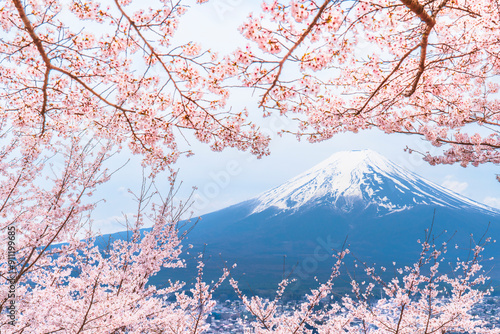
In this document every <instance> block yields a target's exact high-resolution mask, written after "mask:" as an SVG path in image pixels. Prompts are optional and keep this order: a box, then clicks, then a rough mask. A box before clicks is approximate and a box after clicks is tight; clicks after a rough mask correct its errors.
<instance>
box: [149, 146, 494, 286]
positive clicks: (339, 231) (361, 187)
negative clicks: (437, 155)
mask: <svg viewBox="0 0 500 334" xmlns="http://www.w3.org/2000/svg"><path fill="white" fill-rule="evenodd" d="M426 233H427V234H428V235H430V239H431V241H432V240H434V241H435V242H436V244H439V245H442V244H443V243H444V242H446V243H447V245H448V249H449V251H448V253H447V255H446V256H447V258H446V259H447V261H448V260H449V261H450V262H453V261H456V258H457V257H461V258H466V257H467V256H468V254H469V253H468V249H469V248H470V246H471V245H473V244H474V243H480V242H481V241H482V240H484V238H485V237H484V235H485V234H486V235H487V236H490V237H492V239H495V238H498V237H500V212H499V211H498V210H496V209H493V208H490V207H488V206H486V205H483V204H480V203H477V202H475V201H472V200H470V199H468V198H466V197H464V196H461V195H459V194H457V193H454V192H452V191H450V190H448V189H446V188H444V187H442V186H439V185H437V184H435V183H433V182H430V181H428V180H425V179H424V178H422V177H420V176H418V175H417V174H415V173H413V172H411V171H409V170H406V169H404V168H402V167H400V166H398V165H396V164H394V163H393V162H391V161H389V160H387V159H386V158H384V157H383V156H381V155H380V154H378V153H376V152H373V151H370V150H362V151H350V152H339V153H336V154H334V155H332V156H331V157H330V158H329V159H327V160H325V161H323V162H322V163H320V164H318V165H316V166H314V167H312V168H311V169H309V170H307V171H306V172H304V173H302V174H300V175H298V176H296V177H294V178H293V179H291V180H289V181H287V182H285V183H284V184H282V185H279V186H277V187H276V188H273V189H271V190H269V191H266V192H264V193H262V194H260V195H258V196H257V197H255V198H252V199H250V200H247V201H244V202H242V203H238V204H236V205H233V206H230V207H228V208H225V209H222V210H219V211H216V212H213V213H210V214H206V215H204V216H202V217H201V219H200V221H199V222H198V223H197V225H196V226H195V228H194V229H193V230H192V231H190V232H189V234H188V235H187V238H186V239H185V240H184V243H185V244H186V245H187V244H192V245H193V248H192V249H191V250H190V251H189V253H185V254H184V256H185V257H186V261H187V268H186V269H183V270H177V271H175V272H173V271H162V272H160V274H159V275H157V276H155V277H154V278H153V279H152V281H151V283H152V284H160V285H161V284H162V283H163V282H166V280H167V279H172V278H174V279H182V280H184V281H186V280H187V281H188V282H189V279H192V278H193V277H194V275H195V273H196V271H195V262H194V260H193V258H194V256H195V255H196V254H197V253H198V252H203V253H204V259H205V263H206V265H205V275H207V278H208V279H209V280H210V279H215V278H216V277H217V276H218V275H220V272H221V268H223V267H224V266H228V267H230V266H231V265H232V264H233V263H237V267H236V268H234V269H233V270H232V276H233V277H234V278H235V279H237V280H239V281H240V282H241V285H242V287H243V288H244V289H245V288H248V289H249V290H251V291H253V292H264V291H271V290H275V289H276V287H277V283H278V282H279V281H280V280H281V279H282V278H283V277H290V278H294V279H295V280H296V282H295V283H294V286H292V287H291V291H292V292H293V291H297V293H302V291H303V289H306V288H310V287H314V286H316V285H317V281H316V279H317V280H319V281H321V280H324V279H326V277H328V275H329V273H330V271H331V266H332V264H333V259H332V257H331V255H332V254H333V253H334V252H335V251H337V250H340V249H342V248H343V247H347V248H349V249H350V251H351V253H352V254H353V257H352V262H351V263H350V264H347V265H346V270H348V271H349V273H350V275H351V277H352V276H353V275H356V269H355V266H354V264H353V263H354V262H358V263H359V262H365V263H366V264H367V265H373V264H376V265H377V266H385V267H388V268H392V267H393V266H394V264H393V263H394V262H395V263H396V267H400V266H403V265H409V264H412V263H414V262H415V261H416V260H417V259H418V255H419V253H420V250H421V246H420V245H419V244H418V243H417V240H418V239H420V240H424V239H425V236H426ZM455 245H458V246H459V247H458V249H456V248H455ZM497 254H500V247H499V246H498V243H493V242H492V243H490V244H489V245H488V246H487V247H486V250H485V252H484V257H485V258H489V257H491V256H495V255H497ZM444 267H446V266H444ZM484 267H485V268H486V269H487V270H488V271H489V276H491V277H492V278H493V284H498V282H499V278H500V262H499V261H498V260H497V259H493V260H490V261H485V262H484ZM445 270H446V269H445ZM349 281H350V277H349V276H345V277H341V278H339V282H338V283H336V284H337V285H338V286H339V289H341V288H342V287H343V286H344V287H345V288H346V289H348V287H347V286H348V284H347V283H348V282H349Z"/></svg>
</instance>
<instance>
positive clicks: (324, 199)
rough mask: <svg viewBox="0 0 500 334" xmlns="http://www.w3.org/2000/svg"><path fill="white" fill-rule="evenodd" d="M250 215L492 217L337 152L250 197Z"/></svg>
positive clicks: (374, 159) (368, 154)
mask: <svg viewBox="0 0 500 334" xmlns="http://www.w3.org/2000/svg"><path fill="white" fill-rule="evenodd" d="M254 200H255V203H257V205H256V207H255V208H254V210H253V212H252V213H257V212H262V211H264V210H266V209H268V208H272V207H274V208H277V209H280V210H282V211H288V210H297V209H298V208H299V207H308V206H314V205H326V206H329V207H331V208H332V209H334V210H336V211H339V212H345V213H349V212H352V211H363V210H367V209H374V210H375V211H376V213H377V214H378V215H386V214H390V213H393V212H397V211H402V210H407V209H410V208H412V207H415V206H417V205H432V206H435V207H438V206H440V207H453V208H464V209H465V208H467V209H473V210H479V211H486V212H488V213H490V214H494V213H497V212H496V211H495V210H494V209H491V208H489V207H487V206H485V205H482V204H480V203H476V202H474V201H472V200H470V199H468V198H466V197H463V196H461V195H458V194H456V193H454V192H452V191H450V190H448V189H446V188H443V187H441V186H439V185H437V184H434V183H432V182H430V181H427V180H425V179H423V178H421V177H420V176H418V175H416V174H415V173H413V172H410V171H408V170H406V169H404V168H402V167H399V166H398V165H396V164H394V163H393V162H391V161H389V160H388V159H386V158H385V157H383V156H382V155H380V154H378V153H377V152H374V151H372V150H360V151H343V152H338V153H335V154H333V155H332V156H331V157H330V158H328V159H326V160H324V161H323V162H321V163H319V164H318V165H316V166H314V167H312V168H311V169H309V170H307V171H305V172H304V173H302V174H300V175H298V176H296V177H294V178H292V179H291V180H289V181H287V182H286V183H284V184H282V185H280V186H278V187H276V188H274V189H271V190H269V191H266V192H264V193H262V194H261V195H259V196H258V197H256V198H255V199H254Z"/></svg>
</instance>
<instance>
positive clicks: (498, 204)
mask: <svg viewBox="0 0 500 334" xmlns="http://www.w3.org/2000/svg"><path fill="white" fill-rule="evenodd" d="M483 203H484V204H486V205H489V206H491V207H494V208H498V209H500V198H499V197H486V198H485V199H484V200H483Z"/></svg>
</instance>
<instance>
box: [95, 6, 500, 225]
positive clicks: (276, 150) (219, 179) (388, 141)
mask: <svg viewBox="0 0 500 334" xmlns="http://www.w3.org/2000/svg"><path fill="white" fill-rule="evenodd" d="M258 3H259V2H257V1H255V2H249V1H243V0H211V1H209V2H208V3H206V4H203V5H201V6H200V5H194V6H193V8H192V9H191V10H190V11H188V13H187V14H186V16H185V17H184V18H183V20H182V21H181V24H180V26H179V27H180V31H179V35H178V39H179V40H182V41H189V40H193V41H202V43H203V45H204V47H211V48H213V49H215V50H218V51H220V52H221V53H227V52H230V51H231V50H234V48H235V46H238V45H241V46H244V45H245V43H246V41H245V39H244V38H242V37H241V36H240V35H239V34H238V32H237V30H236V28H237V26H238V24H240V23H241V21H242V20H243V19H244V18H245V17H246V15H247V14H248V12H249V11H251V10H252V8H253V9H255V6H256V4H258ZM244 94H247V95H244ZM256 98H257V96H252V95H251V92H246V93H238V94H237V95H235V96H234V98H233V99H232V100H231V101H232V102H231V103H232V105H233V106H234V108H235V109H234V110H237V109H238V108H243V107H245V106H247V107H248V110H249V112H250V114H251V117H252V119H254V120H257V121H258V122H259V123H260V124H262V127H263V129H264V130H265V131H266V132H267V133H269V134H270V135H271V136H272V137H273V140H272V143H271V155H270V156H268V157H264V158H263V159H256V158H255V157H253V156H251V155H250V154H248V153H242V152H238V151H236V150H234V149H230V150H226V151H224V152H219V153H217V152H212V151H210V149H209V148H208V147H207V146H206V145H202V144H199V143H198V142H196V141H195V140H193V139H189V138H190V136H189V134H187V138H188V141H189V144H188V143H186V142H184V141H182V142H181V143H180V144H181V147H183V148H189V149H192V150H193V152H194V153H195V156H193V157H190V158H185V157H183V158H181V159H180V160H179V161H178V163H177V164H176V166H174V168H176V169H177V168H179V169H180V173H179V177H178V180H181V181H183V186H182V189H181V191H180V196H179V198H183V197H185V196H187V194H188V193H189V192H190V189H191V187H193V186H197V187H198V192H197V193H198V201H197V204H196V205H195V206H194V207H193V208H194V210H195V214H196V215H199V214H204V213H207V212H211V211H215V210H218V209H221V208H224V207H226V206H228V205H231V204H235V203H238V202H240V201H243V200H246V199H249V198H252V197H254V196H256V195H258V194H259V193H261V192H263V191H266V190H268V189H270V188H272V187H275V186H278V185H279V184H281V183H283V182H285V181H286V180H288V179H290V178H292V177H293V176H295V175H297V174H299V173H301V172H303V171H305V170H307V169H308V168H310V167H312V166H314V165H315V164H317V163H319V162H321V161H322V160H324V159H327V158H328V157H329V156H330V155H332V154H333V153H335V152H338V151H342V150H353V149H367V148H368V149H372V150H374V151H377V152H379V153H381V154H382V155H384V156H385V157H387V158H388V159H390V160H392V161H393V162H395V163H397V164H400V165H402V166H403V167H406V168H408V169H410V170H412V171H414V172H416V173H417V174H420V175H421V176H423V177H425V178H427V179H429V180H431V181H433V182H435V183H438V184H440V185H443V186H445V187H447V188H450V189H452V190H454V191H456V192H459V193H461V194H463V195H465V196H467V197H469V198H471V199H474V200H476V201H479V202H482V203H485V204H488V205H492V206H496V207H498V208H500V183H499V182H497V181H496V179H495V173H500V168H499V166H494V165H492V164H488V165H482V166H479V167H468V168H462V167H460V166H459V165H453V166H450V165H444V166H429V165H428V164H427V163H425V162H424V161H422V159H421V157H420V156H419V155H417V154H412V155H409V154H408V153H407V152H404V148H405V147H406V146H409V147H411V148H413V149H417V150H419V151H422V152H426V151H430V152H431V153H437V152H439V151H438V150H439V149H438V148H435V147H432V146H431V145H430V144H428V143H427V142H425V141H423V140H422V139H421V138H418V137H414V136H405V135H387V134H384V133H382V132H380V131H377V130H370V131H364V132H361V133H359V134H352V133H348V134H341V135H337V136H335V137H334V138H332V139H330V140H328V141H325V142H322V143H316V144H310V143H307V142H305V141H302V142H298V141H297V140H296V139H295V137H292V136H285V137H278V136H276V135H275V133H276V132H277V131H278V130H279V129H280V128H282V127H287V126H290V125H291V124H290V123H289V121H288V120H287V119H286V118H279V117H272V118H270V119H266V120H261V117H260V115H261V111H260V110H258V108H257V107H256V103H255V101H256ZM179 138H180V137H179ZM125 159H126V158H125V157H124V158H123V159H122V160H121V161H124V160H125ZM140 175H141V171H140V168H139V166H138V164H137V163H135V162H132V163H130V164H129V165H128V166H127V167H126V168H124V169H122V170H121V171H119V172H118V173H117V174H116V175H115V177H114V178H113V179H112V181H111V182H110V183H109V184H107V185H106V186H105V187H104V188H103V189H102V190H101V191H100V192H98V195H99V194H102V196H103V197H107V198H108V199H107V203H104V204H102V205H101V206H100V208H99V209H98V210H97V211H96V217H95V218H96V227H99V228H101V230H102V232H112V231H116V230H120V229H123V228H122V227H121V226H120V225H119V224H118V223H117V222H116V218H115V217H119V215H120V213H121V212H125V213H126V212H127V208H130V206H129V205H128V204H127V203H129V202H128V201H129V200H130V195H129V194H128V193H127V192H126V191H125V189H127V188H137V186H138V182H134V181H133V180H135V179H136V180H137V181H139V178H140ZM135 176H136V177H135ZM162 179H163V181H161V180H160V183H161V184H162V188H163V187H164V188H165V189H167V187H168V186H167V185H168V182H167V181H166V176H164V177H162ZM109 194H112V195H111V196H110V195H109Z"/></svg>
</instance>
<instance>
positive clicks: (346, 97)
mask: <svg viewBox="0 0 500 334" xmlns="http://www.w3.org/2000/svg"><path fill="white" fill-rule="evenodd" d="M198 2H200V3H201V2H206V1H198ZM150 6H151V7H148V8H146V7H143V6H142V5H138V4H133V3H132V1H121V0H114V1H111V2H110V3H109V5H104V4H101V2H100V1H71V2H70V3H69V5H68V6H66V7H64V6H63V5H62V3H61V2H60V1H55V0H54V1H52V0H44V1H38V0H37V1H35V0H28V1H21V0H11V1H5V2H4V3H3V5H2V7H1V8H0V21H1V26H2V30H3V31H4V33H3V34H2V38H1V43H0V60H1V61H0V71H1V73H2V77H1V79H0V80H1V81H0V84H1V85H2V90H1V93H0V94H1V97H2V105H0V108H2V110H3V115H4V117H3V120H4V121H8V122H9V124H12V125H14V126H15V127H16V128H18V129H20V130H21V131H23V132H26V133H28V134H30V136H27V137H26V138H25V139H24V141H28V142H29V141H37V142H40V140H39V138H40V137H43V136H46V137H50V136H52V135H54V134H57V135H62V136H64V134H65V133H67V131H68V130H71V129H74V128H76V127H87V128H89V129H91V130H92V132H93V133H94V135H95V136H96V137H99V138H106V139H111V140H113V142H114V143H116V145H117V146H121V145H128V146H129V147H130V149H131V150H132V151H133V152H134V153H141V154H144V155H145V156H146V159H145V161H148V162H149V163H151V164H153V165H156V166H157V167H159V168H160V169H161V168H164V167H165V166H167V165H169V164H171V163H173V162H175V161H176V159H177V157H178V156H179V154H180V152H179V149H178V147H177V137H178V136H179V135H180V134H181V133H182V132H183V131H193V132H194V135H195V136H196V138H198V139H199V140H200V141H202V142H206V143H209V144H210V145H211V147H212V148H213V149H214V150H222V149H223V148H225V147H228V146H231V147H237V148H239V149H243V150H246V149H248V150H251V151H252V152H253V153H254V154H257V155H259V156H261V155H263V154H267V144H268V140H269V138H268V137H266V136H265V135H263V134H262V133H260V132H259V131H258V128H257V127H256V126H255V125H254V124H252V123H251V122H249V121H248V119H247V116H248V114H247V111H246V110H241V111H231V112H230V110H231V106H229V105H227V101H228V97H229V96H230V94H231V92H232V87H233V86H234V85H239V86H246V87H251V89H257V91H260V92H261V94H260V107H261V108H262V109H263V111H264V115H269V114H270V113H272V112H273V111H276V112H279V113H280V114H289V113H293V114H296V115H297V118H298V124H299V128H298V130H297V131H296V130H292V129H283V131H284V132H293V133H296V134H297V135H299V136H306V137H307V138H308V139H309V140H310V141H313V142H314V141H319V140H324V139H328V138H330V137H332V136H333V135H334V134H335V133H338V132H343V131H354V132H356V131H359V130H362V129H367V128H371V127H377V128H379V129H381V130H383V131H385V132H387V133H408V134H416V135H421V136H423V137H425V138H426V139H427V140H429V141H430V142H431V143H432V144H433V145H436V146H441V145H445V147H446V149H445V151H444V155H443V156H438V157H431V156H430V155H427V156H426V159H427V160H428V161H429V162H430V163H431V164H436V163H455V162H460V163H461V164H462V165H464V166H466V165H467V164H469V163H472V164H474V165H477V164H480V163H485V162H493V163H498V162H500V155H499V153H498V148H499V147H500V138H499V136H498V125H499V117H500V116H499V114H498V112H497V109H498V98H497V93H498V80H497V79H496V78H497V76H498V73H499V60H498V52H499V45H498V22H500V21H499V20H500V17H499V15H500V13H499V9H498V6H497V4H496V2H495V1H493V0H481V1H474V2H470V1H462V0H433V1H427V2H425V3H424V2H420V1H417V0H400V1H399V0H398V1H395V0H380V1H329V0H325V1H311V0H297V1H283V2H279V1H271V2H264V3H263V5H262V13H255V14H250V16H249V17H248V19H247V20H246V21H245V22H243V23H242V25H241V27H240V31H241V33H242V34H243V35H244V36H245V37H246V38H248V39H249V40H250V41H251V43H250V44H249V45H247V46H241V47H239V48H237V49H236V50H235V51H234V52H233V53H232V54H230V55H227V56H223V57H222V58H221V57H218V56H217V55H216V54H214V53H211V52H210V51H209V50H202V49H201V47H200V46H199V45H198V44H197V43H187V44H183V45H174V44H172V43H173V42H172V39H173V35H174V33H175V31H176V29H177V26H178V24H179V20H180V19H181V16H182V14H183V13H184V12H185V11H186V10H187V7H186V6H185V5H184V4H183V3H182V1H177V2H176V1H167V0H162V1H157V2H154V3H151V4H150ZM235 78H238V79H239V80H240V81H239V83H238V82H235V81H234V79H235ZM476 131H477V133H475V132H476Z"/></svg>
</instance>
